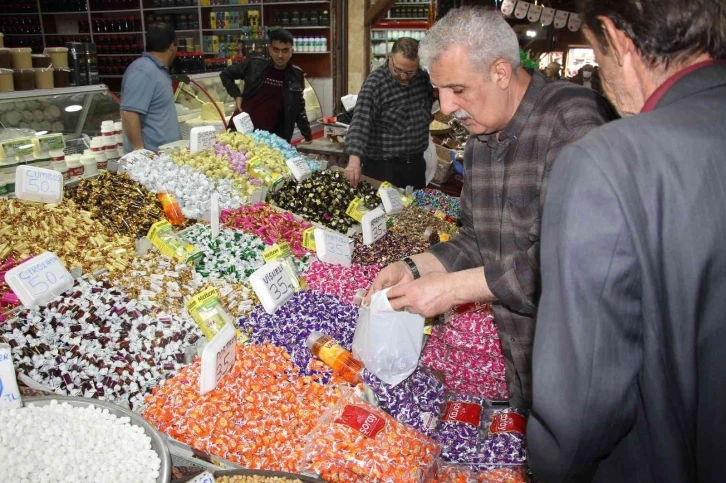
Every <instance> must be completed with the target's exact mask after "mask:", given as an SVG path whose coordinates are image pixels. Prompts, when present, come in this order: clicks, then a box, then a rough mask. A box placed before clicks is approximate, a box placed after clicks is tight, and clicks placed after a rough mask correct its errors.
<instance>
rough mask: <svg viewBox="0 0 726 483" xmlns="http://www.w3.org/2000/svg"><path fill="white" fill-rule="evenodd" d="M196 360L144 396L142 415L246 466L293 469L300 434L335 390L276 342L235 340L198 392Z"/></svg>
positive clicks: (334, 397)
mask: <svg viewBox="0 0 726 483" xmlns="http://www.w3.org/2000/svg"><path fill="white" fill-rule="evenodd" d="M199 371H200V360H199V359H197V360H196V361H195V362H194V363H193V364H191V365H189V366H187V367H185V368H184V369H182V370H181V371H179V373H178V374H177V375H176V376H175V377H174V378H173V379H170V380H167V381H166V382H165V383H164V384H163V385H162V386H161V387H159V388H157V389H155V390H154V392H153V395H152V396H149V397H148V398H147V400H146V402H147V410H146V412H145V413H144V417H145V418H146V419H147V420H149V421H150V422H151V423H152V424H153V425H154V426H155V427H156V428H157V429H158V430H159V431H162V432H164V433H167V434H169V436H171V437H172V438H174V439H177V440H179V441H181V442H183V443H186V444H189V445H191V446H192V447H194V448H197V449H200V450H203V451H207V452H209V453H212V454H214V455H217V456H219V457H221V458H225V459H228V460H230V461H233V462H235V463H238V464H240V465H242V466H243V467H245V468H252V469H260V468H261V469H270V470H278V471H288V472H296V471H297V469H298V465H299V463H300V461H302V459H303V449H304V439H305V437H306V435H307V434H308V433H310V431H311V430H312V429H313V428H314V427H315V424H316V422H317V420H318V418H319V417H320V416H322V415H323V414H324V413H325V411H327V410H328V409H329V408H330V407H331V406H332V405H333V404H334V403H335V401H336V400H337V399H338V398H339V397H340V391H339V390H338V389H336V388H334V387H330V386H323V385H321V384H318V383H317V382H315V381H314V379H313V378H311V377H301V376H299V375H298V369H297V368H296V367H295V366H294V365H293V364H292V363H291V361H290V355H289V354H288V353H287V352H286V351H285V350H284V349H282V348H280V347H275V346H272V345H269V344H265V345H257V344H245V345H238V346H237V354H236V360H235V363H234V366H233V367H232V368H231V369H230V371H229V372H228V373H227V374H226V375H225V376H224V377H223V378H222V380H221V381H220V383H219V385H218V386H217V388H216V389H215V390H214V391H212V392H209V393H207V394H205V395H204V396H200V395H199V384H200V383H199Z"/></svg>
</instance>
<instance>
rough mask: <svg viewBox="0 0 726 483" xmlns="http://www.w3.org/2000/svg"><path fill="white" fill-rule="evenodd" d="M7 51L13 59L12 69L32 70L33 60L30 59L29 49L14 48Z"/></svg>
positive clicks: (30, 50) (30, 52) (30, 51)
mask: <svg viewBox="0 0 726 483" xmlns="http://www.w3.org/2000/svg"><path fill="white" fill-rule="evenodd" d="M8 50H9V51H10V55H11V56H12V59H13V69H32V68H33V58H32V57H31V55H32V52H33V49H31V48H30V47H16V48H14V49H8Z"/></svg>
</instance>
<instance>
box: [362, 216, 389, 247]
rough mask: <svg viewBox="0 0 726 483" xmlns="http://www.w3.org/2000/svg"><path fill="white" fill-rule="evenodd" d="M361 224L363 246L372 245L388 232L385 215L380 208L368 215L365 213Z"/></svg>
mask: <svg viewBox="0 0 726 483" xmlns="http://www.w3.org/2000/svg"><path fill="white" fill-rule="evenodd" d="M361 224H362V225H363V243H364V244H365V245H372V244H373V243H375V242H376V241H377V240H378V239H380V238H381V237H383V235H385V234H386V232H387V231H388V228H387V227H386V213H385V212H384V211H383V210H382V209H381V207H380V206H379V207H378V208H376V209H375V210H373V211H371V212H370V213H366V214H365V216H363V221H362V222H361Z"/></svg>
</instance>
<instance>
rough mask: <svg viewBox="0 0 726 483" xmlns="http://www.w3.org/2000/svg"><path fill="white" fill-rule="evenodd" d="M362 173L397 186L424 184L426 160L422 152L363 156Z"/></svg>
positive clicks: (417, 187) (416, 186) (422, 186)
mask: <svg viewBox="0 0 726 483" xmlns="http://www.w3.org/2000/svg"><path fill="white" fill-rule="evenodd" d="M362 174H363V175H364V176H368V177H369V178H373V179H377V180H379V181H388V182H389V183H392V184H393V185H394V186H395V187H397V188H405V187H406V186H413V187H414V189H421V188H424V187H425V186H426V160H425V159H424V156H423V153H421V154H415V155H408V156H400V157H397V158H389V159H371V158H363V169H362Z"/></svg>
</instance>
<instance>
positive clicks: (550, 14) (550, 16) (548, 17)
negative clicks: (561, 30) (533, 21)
mask: <svg viewBox="0 0 726 483" xmlns="http://www.w3.org/2000/svg"><path fill="white" fill-rule="evenodd" d="M555 12H556V10H555V9H554V8H547V7H545V8H543V9H542V17H541V20H542V25H543V26H545V27H547V26H549V25H551V24H552V21H553V20H554V19H555Z"/></svg>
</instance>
